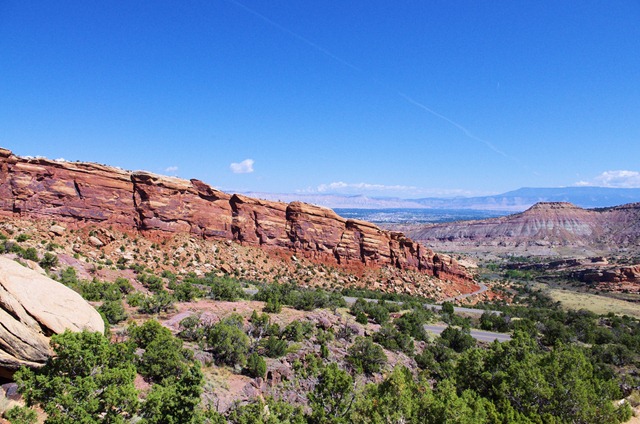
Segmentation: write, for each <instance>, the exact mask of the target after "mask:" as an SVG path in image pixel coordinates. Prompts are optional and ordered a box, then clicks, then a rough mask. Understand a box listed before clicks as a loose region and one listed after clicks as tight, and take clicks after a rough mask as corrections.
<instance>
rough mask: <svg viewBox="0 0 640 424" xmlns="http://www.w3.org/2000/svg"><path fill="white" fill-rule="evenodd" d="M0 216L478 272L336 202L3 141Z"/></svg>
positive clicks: (448, 275) (453, 273)
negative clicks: (228, 186) (231, 188)
mask: <svg viewBox="0 0 640 424" xmlns="http://www.w3.org/2000/svg"><path fill="white" fill-rule="evenodd" d="M0 214H3V215H5V216H8V217H12V218H21V219H25V218H26V219H36V220H37V219H49V220H58V221H62V222H66V223H67V224H68V225H75V226H78V227H82V226H87V225H91V226H92V227H95V226H99V227H112V228H118V229H120V230H124V231H135V232H138V233H141V234H143V235H144V236H145V237H147V238H152V239H153V238H157V239H158V240H160V239H164V238H167V237H170V236H172V235H175V234H180V233H185V234H190V235H192V236H198V237H200V238H202V239H214V240H233V241H235V242H238V243H240V244H243V245H248V246H260V247H262V248H264V249H267V250H269V249H276V250H278V249H279V250H287V251H292V252H295V253H296V254H297V255H300V256H304V257H306V258H310V259H312V260H316V261H319V262H330V263H335V264H339V265H347V266H349V265H353V264H359V265H361V266H366V267H387V266H389V267H394V268H398V269H408V270H417V271H420V272H423V273H425V274H428V275H433V276H435V277H437V278H440V279H447V280H452V281H454V280H455V281H470V279H471V277H470V275H469V273H468V272H467V271H466V270H465V269H464V268H463V267H461V266H459V265H458V263H457V262H456V261H455V260H454V259H452V258H450V257H448V256H446V255H440V254H436V253H434V252H433V251H432V250H430V249H427V248H425V247H424V246H422V245H420V244H419V243H416V242H414V241H412V240H411V239H409V238H407V237H405V236H404V235H403V234H402V233H399V232H394V231H386V230H381V229H380V228H378V227H377V226H375V225H373V224H370V223H367V222H363V221H358V220H351V219H344V218H342V217H340V216H338V215H337V214H336V213H335V212H333V211H332V210H330V209H325V208H321V207H317V206H312V205H308V204H304V203H300V202H292V203H289V204H285V203H280V202H272V201H264V200H258V199H254V198H250V197H245V196H241V195H229V194H227V193H224V192H221V191H218V190H216V189H214V188H212V187H211V186H209V185H207V184H205V183H203V182H202V181H199V180H195V179H192V180H190V181H187V180H182V179H178V178H171V177H165V176H159V175H155V174H151V173H148V172H130V171H124V170H121V169H117V168H113V167H109V166H104V165H98V164H94V163H81V162H63V161H53V160H48V159H43V158H37V159H30V158H21V157H18V156H15V155H13V154H12V153H11V152H10V151H8V150H5V149H0Z"/></svg>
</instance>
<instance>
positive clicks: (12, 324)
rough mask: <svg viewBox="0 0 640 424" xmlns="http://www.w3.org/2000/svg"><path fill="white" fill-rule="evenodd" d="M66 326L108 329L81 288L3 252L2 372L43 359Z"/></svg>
mask: <svg viewBox="0 0 640 424" xmlns="http://www.w3.org/2000/svg"><path fill="white" fill-rule="evenodd" d="M67 329H69V330H71V331H82V330H85V329H86V330H88V331H98V332H104V322H103V321H102V318H101V317H100V314H99V313H98V312H97V311H96V310H95V309H93V307H92V306H91V305H89V304H88V303H87V302H86V301H85V300H84V299H83V298H82V297H81V296H80V295H79V294H78V293H76V292H74V291H73V290H71V289H70V288H68V287H66V286H64V285H62V284H60V283H58V282H56V281H54V280H52V279H50V278H48V277H46V276H44V275H42V274H39V273H38V272H36V271H33V270H31V269H29V268H26V267H24V266H22V265H20V264H19V263H17V262H15V261H12V260H10V259H7V258H5V257H0V377H9V376H10V375H11V374H13V372H14V371H16V370H17V369H18V368H19V367H20V366H22V365H26V366H29V367H39V366H42V365H44V363H45V362H46V361H47V359H49V357H50V356H51V354H52V351H51V348H50V347H49V337H50V336H51V335H52V334H59V333H62V332H64V331H65V330H67Z"/></svg>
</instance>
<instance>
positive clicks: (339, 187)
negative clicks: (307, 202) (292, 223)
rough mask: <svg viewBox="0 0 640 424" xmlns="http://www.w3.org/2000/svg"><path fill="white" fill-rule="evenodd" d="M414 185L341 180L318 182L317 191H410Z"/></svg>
mask: <svg viewBox="0 0 640 424" xmlns="http://www.w3.org/2000/svg"><path fill="white" fill-rule="evenodd" d="M415 189H416V187H412V186H404V185H384V184H369V183H345V182H343V181H337V182H333V183H329V184H320V185H319V186H318V187H317V190H318V192H319V193H326V192H331V191H346V190H350V191H358V190H360V191H410V190H415Z"/></svg>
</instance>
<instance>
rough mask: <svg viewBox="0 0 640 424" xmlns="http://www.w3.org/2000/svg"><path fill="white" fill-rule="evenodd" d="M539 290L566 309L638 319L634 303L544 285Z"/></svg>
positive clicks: (639, 314) (639, 311)
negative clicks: (610, 313)
mask: <svg viewBox="0 0 640 424" xmlns="http://www.w3.org/2000/svg"><path fill="white" fill-rule="evenodd" d="M540 288H542V289H543V290H544V291H545V292H546V293H547V294H548V295H549V296H550V297H551V298H552V299H553V300H554V301H556V302H560V303H561V304H562V306H563V307H565V308H566V309H576V310H577V309H586V310H588V311H591V312H594V313H596V314H607V313H609V312H613V313H614V314H619V315H629V316H632V317H635V318H640V308H639V307H638V305H637V304H635V303H631V302H625V301H624V300H620V299H613V298H611V297H607V296H600V295H597V294H591V293H580V292H575V291H571V290H562V289H557V288H549V287H548V286H546V285H540Z"/></svg>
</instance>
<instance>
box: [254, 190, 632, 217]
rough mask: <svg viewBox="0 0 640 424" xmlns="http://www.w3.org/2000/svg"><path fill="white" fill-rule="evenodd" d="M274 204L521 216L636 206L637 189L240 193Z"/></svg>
mask: <svg viewBox="0 0 640 424" xmlns="http://www.w3.org/2000/svg"><path fill="white" fill-rule="evenodd" d="M244 194H246V195H248V196H251V197H257V198H260V199H265V200H278V201H288V202H290V201H294V200H299V201H304V202H306V203H312V204H315V205H319V206H324V207H329V208H352V209H358V208H360V209H419V208H425V209H475V210H492V211H506V212H521V211H524V210H526V209H527V208H529V207H531V206H533V205H534V204H536V203H538V202H569V203H573V204H574V205H576V206H580V207H582V208H603V207H612V206H616V205H621V204H625V203H633V202H640V188H613V187H555V188H554V187H550V188H532V187H524V188H520V189H517V190H513V191H509V192H506V193H502V194H496V195H490V196H476V197H453V198H444V197H427V198H419V199H402V198H397V197H384V198H382V197H369V196H364V195H340V194H308V193H258V192H251V193H244Z"/></svg>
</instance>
